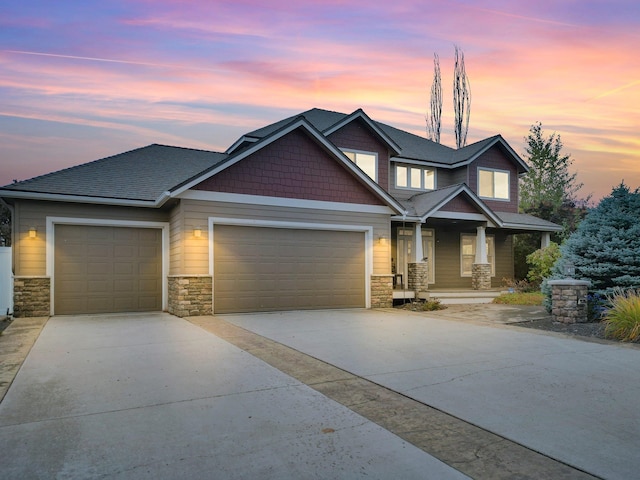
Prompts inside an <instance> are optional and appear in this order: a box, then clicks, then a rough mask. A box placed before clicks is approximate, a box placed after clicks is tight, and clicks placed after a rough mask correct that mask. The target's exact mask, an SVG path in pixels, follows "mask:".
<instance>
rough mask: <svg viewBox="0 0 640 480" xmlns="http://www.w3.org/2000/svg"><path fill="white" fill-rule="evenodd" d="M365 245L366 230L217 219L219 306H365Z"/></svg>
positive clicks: (221, 310)
mask: <svg viewBox="0 0 640 480" xmlns="http://www.w3.org/2000/svg"><path fill="white" fill-rule="evenodd" d="M364 250H365V248H364V233H363V232H348V231H327V230H306V229H305V230H302V229H300V230H297V229H278V228H266V227H241V226H227V225H216V226H215V227H214V310H215V311H216V312H218V313H225V312H246V311H269V310H291V309H309V308H348V307H364V306H365V283H366V282H365V255H364ZM345 292H346V293H345Z"/></svg>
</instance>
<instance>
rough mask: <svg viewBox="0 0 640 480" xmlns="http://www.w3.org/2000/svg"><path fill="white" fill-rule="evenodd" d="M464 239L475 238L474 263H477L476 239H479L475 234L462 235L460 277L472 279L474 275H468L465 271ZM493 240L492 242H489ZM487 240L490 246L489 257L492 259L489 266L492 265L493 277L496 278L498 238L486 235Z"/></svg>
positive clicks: (488, 249)
mask: <svg viewBox="0 0 640 480" xmlns="http://www.w3.org/2000/svg"><path fill="white" fill-rule="evenodd" d="M464 237H469V238H473V258H474V260H473V262H472V265H473V263H476V262H475V256H476V251H475V248H476V238H477V234H475V233H461V234H460V276H461V277H471V276H472V273H471V272H469V273H466V272H465V271H464V261H463V258H464V256H463V255H462V239H463V238H464ZM490 239H491V241H489V240H490ZM486 240H487V243H488V244H489V245H488V248H487V257H488V258H491V261H490V262H489V264H490V265H491V277H495V276H496V238H495V235H486Z"/></svg>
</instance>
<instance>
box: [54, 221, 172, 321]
mask: <svg viewBox="0 0 640 480" xmlns="http://www.w3.org/2000/svg"><path fill="white" fill-rule="evenodd" d="M54 310H55V313H56V314H57V315H62V314H78V313H110V312H141V311H158V310H162V232H161V230H160V229H157V228H128V227H97V226H86V225H56V227H55V259H54Z"/></svg>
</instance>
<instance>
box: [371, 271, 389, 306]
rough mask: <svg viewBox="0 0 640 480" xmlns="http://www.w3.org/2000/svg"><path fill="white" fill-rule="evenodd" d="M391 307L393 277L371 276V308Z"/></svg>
mask: <svg viewBox="0 0 640 480" xmlns="http://www.w3.org/2000/svg"><path fill="white" fill-rule="evenodd" d="M391 307H393V275H391V274H389V275H384V274H382V275H371V308H391Z"/></svg>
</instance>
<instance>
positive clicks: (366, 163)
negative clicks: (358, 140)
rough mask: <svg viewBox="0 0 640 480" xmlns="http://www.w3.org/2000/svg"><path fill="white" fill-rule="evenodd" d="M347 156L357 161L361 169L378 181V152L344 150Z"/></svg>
mask: <svg viewBox="0 0 640 480" xmlns="http://www.w3.org/2000/svg"><path fill="white" fill-rule="evenodd" d="M342 153H344V154H345V155H346V156H347V158H349V159H350V160H351V161H352V162H353V163H355V164H356V165H357V166H358V167H360V170H362V171H363V172H364V173H366V174H367V175H368V176H369V177H371V178H372V179H373V181H375V182H377V181H378V154H377V153H371V152H359V151H356V150H343V151H342Z"/></svg>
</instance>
